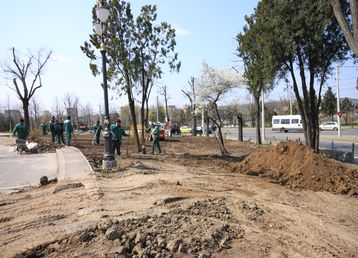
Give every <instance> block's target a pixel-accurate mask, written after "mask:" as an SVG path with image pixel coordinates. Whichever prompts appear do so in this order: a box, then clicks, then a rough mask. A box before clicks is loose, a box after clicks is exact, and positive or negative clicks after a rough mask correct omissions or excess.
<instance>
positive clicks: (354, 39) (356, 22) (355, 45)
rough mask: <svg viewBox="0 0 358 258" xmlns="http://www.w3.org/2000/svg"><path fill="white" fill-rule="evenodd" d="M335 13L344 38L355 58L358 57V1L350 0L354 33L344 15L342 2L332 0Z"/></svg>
mask: <svg viewBox="0 0 358 258" xmlns="http://www.w3.org/2000/svg"><path fill="white" fill-rule="evenodd" d="M331 4H332V6H333V12H334V15H335V16H336V19H337V21H338V23H339V26H340V27H341V29H342V31H343V34H344V37H345V39H346V40H347V43H348V45H349V47H350V48H351V50H352V51H353V53H354V54H355V56H358V10H357V9H358V0H350V11H351V16H352V18H351V19H352V31H351V30H350V28H349V25H348V23H347V21H346V19H345V17H344V15H343V11H342V8H341V4H340V0H331Z"/></svg>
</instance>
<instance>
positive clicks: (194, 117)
mask: <svg viewBox="0 0 358 258" xmlns="http://www.w3.org/2000/svg"><path fill="white" fill-rule="evenodd" d="M192 131H193V135H194V136H196V115H195V108H194V110H193V129H192Z"/></svg>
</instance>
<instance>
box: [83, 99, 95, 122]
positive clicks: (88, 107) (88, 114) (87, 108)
mask: <svg viewBox="0 0 358 258" xmlns="http://www.w3.org/2000/svg"><path fill="white" fill-rule="evenodd" d="M92 114H93V108H92V104H91V103H90V102H87V103H86V104H85V105H84V106H82V107H81V116H82V117H84V118H85V119H86V123H87V125H89V126H92V124H93V122H92Z"/></svg>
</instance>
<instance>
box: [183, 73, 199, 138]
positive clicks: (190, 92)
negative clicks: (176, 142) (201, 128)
mask: <svg viewBox="0 0 358 258" xmlns="http://www.w3.org/2000/svg"><path fill="white" fill-rule="evenodd" d="M188 84H189V87H190V88H189V90H187V91H185V90H181V91H182V92H183V93H184V95H185V96H186V97H187V98H188V99H189V102H190V109H191V112H192V113H191V114H192V123H193V124H192V128H193V129H192V131H193V135H195V136H196V109H197V103H196V90H195V78H194V77H191V78H190V81H188Z"/></svg>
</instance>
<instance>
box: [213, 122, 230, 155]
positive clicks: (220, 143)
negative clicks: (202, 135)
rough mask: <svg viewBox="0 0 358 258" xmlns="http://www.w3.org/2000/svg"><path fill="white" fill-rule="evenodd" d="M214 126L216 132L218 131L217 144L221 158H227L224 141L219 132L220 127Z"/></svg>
mask: <svg viewBox="0 0 358 258" xmlns="http://www.w3.org/2000/svg"><path fill="white" fill-rule="evenodd" d="M216 126H217V130H218V142H219V147H220V152H221V156H228V154H229V153H228V152H227V150H226V148H225V144H224V139H223V135H222V132H221V126H219V125H217V124H216ZM213 133H214V132H213Z"/></svg>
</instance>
